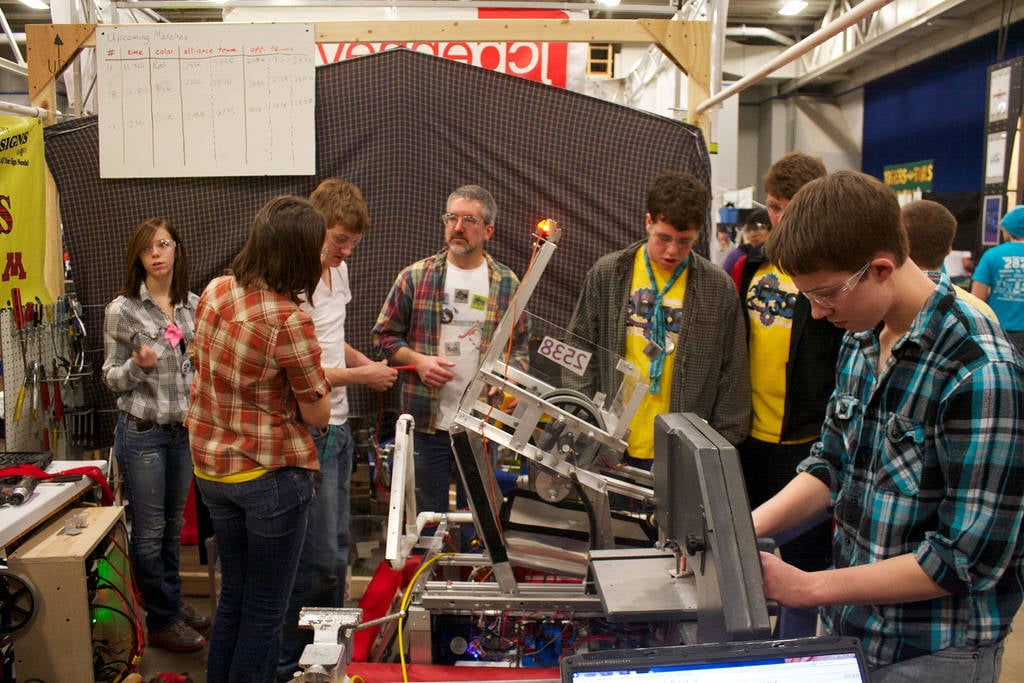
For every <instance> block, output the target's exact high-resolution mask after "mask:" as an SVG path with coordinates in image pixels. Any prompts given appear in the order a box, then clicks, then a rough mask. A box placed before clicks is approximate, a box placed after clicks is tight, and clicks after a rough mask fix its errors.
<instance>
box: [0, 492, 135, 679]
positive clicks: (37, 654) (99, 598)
mask: <svg viewBox="0 0 1024 683" xmlns="http://www.w3.org/2000/svg"><path fill="white" fill-rule="evenodd" d="M69 524H70V533H69V531H68V528H69V527H68V525H69ZM127 544H128V534H127V529H126V527H125V525H124V508H123V507H120V506H111V507H92V508H74V509H72V510H69V511H68V512H66V513H65V514H64V515H62V516H61V517H60V518H58V519H57V520H56V521H54V522H52V523H51V524H49V525H47V526H46V527H44V528H42V529H41V530H39V531H37V532H36V533H35V534H34V535H33V536H31V537H30V538H29V539H28V540H27V541H25V542H24V543H23V544H22V545H21V546H20V547H19V548H18V549H17V550H16V551H14V552H13V553H12V554H11V555H10V557H9V558H8V570H9V571H10V572H11V573H13V574H15V575H17V576H18V577H19V578H21V579H22V580H23V581H24V583H25V584H26V586H27V587H28V588H29V590H30V591H31V593H32V595H33V602H34V605H33V614H32V617H31V619H30V621H29V623H28V624H27V628H26V630H25V631H24V632H23V633H22V634H20V635H16V636H15V642H14V662H15V664H14V672H15V676H16V678H17V680H19V681H32V680H40V681H85V680H89V681H92V680H96V676H95V672H96V666H97V663H102V662H103V661H104V660H112V661H117V660H118V659H119V657H121V656H122V655H123V657H124V660H125V661H126V662H127V660H129V659H130V658H131V656H132V654H133V651H134V648H133V647H132V646H133V645H137V643H134V640H133V639H134V638H135V637H136V636H135V635H134V634H135V628H136V626H137V623H138V615H137V614H135V613H134V612H135V608H134V600H133V599H132V594H131V566H130V563H129V560H128V555H127V550H128V545H127ZM97 654H98V657H95V656H94V655H97ZM86 672H93V675H89V674H88V673H86ZM101 679H105V677H103V676H101Z"/></svg>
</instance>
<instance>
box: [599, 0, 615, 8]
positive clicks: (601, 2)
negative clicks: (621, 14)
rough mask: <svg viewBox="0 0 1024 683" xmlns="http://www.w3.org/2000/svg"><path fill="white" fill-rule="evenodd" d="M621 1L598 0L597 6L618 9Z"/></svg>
mask: <svg viewBox="0 0 1024 683" xmlns="http://www.w3.org/2000/svg"><path fill="white" fill-rule="evenodd" d="M619 1H620V0H597V4H599V5H604V6H605V7H618V6H619Z"/></svg>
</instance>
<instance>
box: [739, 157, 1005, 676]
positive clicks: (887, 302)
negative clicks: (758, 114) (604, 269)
mask: <svg viewBox="0 0 1024 683" xmlns="http://www.w3.org/2000/svg"><path fill="white" fill-rule="evenodd" d="M908 252H909V249H908V247H907V237H906V233H905V231H904V230H903V228H902V225H901V223H900V207H899V204H898V202H897V201H896V196H895V194H893V192H892V190H890V189H889V188H888V187H886V186H885V185H883V184H882V183H881V182H879V181H878V180H876V179H874V178H872V177H870V176H867V175H864V174H862V173H855V172H852V171H840V172H837V173H834V174H833V175H831V176H827V177H825V178H821V179H818V180H814V181H812V182H810V183H808V184H807V185H805V186H804V187H803V188H802V189H801V190H800V191H799V192H797V194H796V196H795V197H794V198H793V201H792V202H791V203H790V205H789V207H788V208H787V210H786V214H785V216H784V217H783V219H782V221H781V222H780V224H779V225H778V226H777V227H776V228H775V229H774V230H773V231H772V234H771V237H769V239H768V243H767V254H768V257H769V259H771V261H772V262H773V263H775V264H777V265H778V266H779V267H780V268H781V269H783V270H784V271H786V272H787V273H789V274H790V275H792V277H793V281H794V283H795V284H796V286H797V288H798V289H799V290H800V291H801V292H802V293H803V296H806V297H807V298H808V299H809V300H810V301H811V304H812V314H813V315H814V316H816V317H827V318H828V320H829V321H831V322H832V323H833V324H835V325H837V326H839V327H842V328H844V329H845V330H846V331H847V333H846V335H845V337H844V339H843V346H842V348H841V350H840V354H839V361H838V366H837V380H838V381H837V386H836V390H835V392H834V393H833V395H832V398H831V399H830V400H829V405H828V408H827V411H826V416H825V422H824V425H823V428H822V436H821V441H820V442H819V443H818V444H816V445H815V446H814V447H813V448H812V450H811V454H810V456H808V458H807V459H806V460H804V461H803V462H802V463H801V464H800V467H799V474H797V476H796V477H795V478H794V479H793V480H792V481H791V482H790V483H789V484H788V485H787V486H786V487H785V488H784V489H783V490H782V491H780V492H779V493H778V494H777V495H776V496H774V497H773V498H772V499H770V500H768V501H767V502H765V503H764V504H763V505H761V506H760V507H758V508H757V509H755V510H754V513H753V518H754V527H755V529H756V531H757V533H758V535H759V536H770V535H772V534H774V533H776V532H778V531H781V530H783V529H786V528H789V527H792V526H794V525H796V524H799V523H800V522H801V521H803V520H805V519H808V518H809V517H811V516H812V515H814V514H817V513H819V512H821V511H823V510H827V509H829V508H832V511H833V517H834V519H835V536H834V544H833V547H834V551H833V558H834V560H835V569H829V570H823V571H817V572H804V571H801V570H799V569H797V568H796V567H793V566H791V565H788V564H786V563H784V562H783V561H782V560H780V559H779V558H777V557H775V556H774V555H771V554H768V553H762V555H761V560H762V564H763V567H764V587H765V596H766V597H767V598H769V599H774V600H777V601H778V602H779V603H781V604H783V605H788V606H794V607H806V606H815V605H819V606H823V609H822V617H823V623H824V625H825V628H826V629H827V630H828V631H829V632H831V633H834V634H842V635H848V636H856V637H858V638H860V639H861V640H862V641H863V644H864V650H865V652H866V654H867V657H868V661H869V664H870V665H871V667H872V668H873V669H874V671H873V674H872V681H897V680H899V681H910V680H926V679H927V680H929V681H933V682H935V681H951V682H952V681H957V682H959V681H993V682H995V681H997V680H998V678H999V668H1000V661H1001V656H1002V648H1003V639H1004V638H1005V637H1006V635H1007V633H1008V632H1009V630H1010V625H1011V622H1012V619H1013V615H1014V613H1016V611H1017V608H1018V607H1019V606H1020V604H1021V597H1022V585H1024V543H1022V542H1021V536H1020V528H1021V521H1022V517H1024V500H1022V493H1024V459H1022V458H1021V455H1020V454H1021V449H1022V447H1024V431H1022V430H1024V428H1022V422H1021V418H1022V416H1024V362H1022V360H1021V359H1020V358H1019V357H1018V356H1016V355H1015V353H1014V351H1013V347H1012V346H1011V345H1010V343H1009V342H1008V341H1007V340H1006V337H1005V336H1004V335H1003V334H1002V333H1001V332H1000V330H999V329H998V328H997V327H996V326H995V325H994V324H993V323H992V321H990V320H989V319H988V318H986V317H985V316H984V315H982V314H981V313H979V312H977V311H976V310H975V309H973V308H971V307H970V306H969V305H967V304H965V303H963V302H961V301H959V300H958V299H957V297H956V295H955V294H954V292H953V289H952V286H951V284H950V282H949V279H948V278H947V277H946V276H945V275H942V276H941V277H940V278H939V282H938V283H937V284H936V283H935V282H933V281H932V280H931V279H930V278H929V277H928V275H926V274H925V273H924V272H922V271H921V270H920V269H919V268H918V267H917V266H916V265H915V264H914V262H913V261H911V260H910V258H909V256H908Z"/></svg>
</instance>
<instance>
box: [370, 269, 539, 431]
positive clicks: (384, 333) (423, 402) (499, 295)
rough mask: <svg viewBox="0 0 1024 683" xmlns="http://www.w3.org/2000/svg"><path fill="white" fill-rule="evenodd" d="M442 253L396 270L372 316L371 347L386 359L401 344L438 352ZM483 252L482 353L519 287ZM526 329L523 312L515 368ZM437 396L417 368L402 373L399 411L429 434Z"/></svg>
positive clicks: (523, 359) (524, 352)
mask: <svg viewBox="0 0 1024 683" xmlns="http://www.w3.org/2000/svg"><path fill="white" fill-rule="evenodd" d="M446 254H447V250H446V249H445V250H442V251H440V252H438V253H437V254H434V255H433V256H429V257H427V258H425V259H423V260H421V261H417V262H416V263H413V264H412V265H410V266H407V267H406V268H405V269H403V270H402V272H401V273H399V274H398V278H397V279H396V280H395V284H394V285H392V287H391V291H390V292H389V293H388V298H387V299H386V300H385V301H384V306H383V308H381V311H380V315H378V316H377V323H376V324H375V325H374V326H373V346H374V349H376V350H377V351H378V352H380V353H383V354H384V356H386V357H387V358H391V356H393V355H395V352H396V351H398V349H400V348H402V347H404V346H408V347H409V348H411V349H412V350H413V351H416V352H417V353H422V354H425V355H427V356H436V355H438V349H437V344H438V339H440V337H441V304H442V303H444V277H445V272H446V270H447V263H448V261H447V257H446ZM484 257H485V258H486V260H487V272H488V273H489V275H490V279H491V289H490V294H489V296H488V297H487V314H486V319H485V320H484V328H483V334H482V339H483V343H482V345H481V348H480V354H481V358H482V357H483V354H485V353H486V352H487V348H488V347H489V346H490V341H491V337H493V336H494V328H495V327H496V326H497V324H498V322H499V321H500V320H501V317H502V316H503V315H504V314H505V311H506V310H507V309H508V306H509V302H511V300H512V296H513V295H514V294H515V292H516V289H518V287H519V278H517V277H516V274H515V273H513V272H512V270H511V269H510V268H509V267H508V266H505V265H503V264H501V263H498V262H497V261H495V260H494V259H493V258H491V256H490V255H489V254H484ZM526 332H527V321H526V318H525V316H524V318H522V319H521V320H520V321H519V323H518V324H517V326H516V332H515V334H514V335H513V337H514V343H515V348H514V350H513V357H512V363H513V364H514V365H517V366H519V367H526V366H527V363H528V346H527V344H528V341H529V337H528V334H527V333H526ZM439 400H440V392H439V391H438V390H437V389H432V388H430V387H428V386H426V385H424V384H423V383H422V382H421V381H420V380H419V377H418V376H417V375H416V373H414V372H409V373H402V390H401V400H400V402H401V411H402V412H403V413H408V414H410V415H412V417H413V420H415V422H416V429H417V430H419V431H423V432H427V433H430V434H433V433H434V431H435V430H436V423H435V417H436V415H437V408H438V402H439Z"/></svg>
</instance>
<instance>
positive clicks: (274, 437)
mask: <svg viewBox="0 0 1024 683" xmlns="http://www.w3.org/2000/svg"><path fill="white" fill-rule="evenodd" d="M195 366H196V377H195V381H194V382H193V383H192V393H191V405H190V406H189V412H188V419H187V421H186V424H187V425H188V427H189V437H190V442H191V447H192V460H193V461H194V463H195V467H196V473H197V474H198V475H199V476H205V477H207V478H217V477H224V476H227V475H231V474H237V473H239V472H244V471H246V470H251V469H254V468H256V467H264V468H266V469H268V470H273V469H277V468H280V467H304V468H306V469H310V470H317V469H319V465H318V463H317V454H316V448H315V447H314V445H313V439H312V437H310V435H309V430H308V429H307V428H306V427H305V426H304V425H303V424H302V423H301V421H300V420H301V418H300V416H299V415H298V404H297V403H296V399H297V400H299V401H307V402H312V401H315V400H317V399H318V398H319V397H321V396H324V395H325V394H326V393H327V392H328V391H329V385H328V383H327V377H326V376H325V375H324V371H323V368H321V367H320V345H319V344H318V343H317V340H316V332H315V330H314V327H313V320H312V319H311V318H310V317H309V314H308V313H305V312H303V311H301V310H300V309H299V307H298V306H297V305H296V304H295V303H293V302H292V301H291V300H290V299H288V298H287V297H285V296H282V295H280V294H275V293H273V292H270V291H267V290H263V289H254V288H250V289H242V288H241V287H239V286H238V284H237V283H236V282H235V279H234V278H233V277H230V276H224V277H219V278H216V279H214V280H213V281H212V282H210V284H209V285H207V287H206V290H205V291H204V292H203V294H202V296H201V297H200V298H199V306H198V308H197V310H196V341H195Z"/></svg>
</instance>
